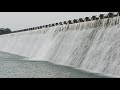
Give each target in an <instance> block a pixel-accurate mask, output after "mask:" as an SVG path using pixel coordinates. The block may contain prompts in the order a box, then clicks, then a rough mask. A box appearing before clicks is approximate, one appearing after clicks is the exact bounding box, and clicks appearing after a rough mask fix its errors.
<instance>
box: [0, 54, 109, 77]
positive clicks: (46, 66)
mask: <svg viewBox="0 0 120 90" xmlns="http://www.w3.org/2000/svg"><path fill="white" fill-rule="evenodd" d="M25 59H26V58H25V57H22V56H18V55H14V54H9V53H5V52H0V78H109V77H107V76H104V75H101V74H95V73H89V72H86V71H82V70H77V69H74V68H71V67H68V66H62V65H55V64H52V63H49V62H46V61H28V60H25Z"/></svg>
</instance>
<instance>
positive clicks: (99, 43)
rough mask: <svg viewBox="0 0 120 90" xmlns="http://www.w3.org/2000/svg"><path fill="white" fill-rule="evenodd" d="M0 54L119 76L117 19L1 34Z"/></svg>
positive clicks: (119, 28) (119, 60) (119, 59)
mask: <svg viewBox="0 0 120 90" xmlns="http://www.w3.org/2000/svg"><path fill="white" fill-rule="evenodd" d="M0 51H4V52H9V53H12V54H17V55H20V56H25V57H28V58H29V60H31V61H32V60H43V61H49V62H53V63H55V64H61V65H66V66H71V67H75V68H79V69H83V70H87V71H91V72H99V73H103V74H109V75H113V76H119V77H120V17H119V16H118V17H114V18H106V19H101V20H95V21H88V22H81V23H76V24H68V25H62V26H61V25H59V26H54V27H50V28H43V29H38V30H32V31H25V32H19V33H11V34H7V35H1V36H0Z"/></svg>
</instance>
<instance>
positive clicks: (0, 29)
mask: <svg viewBox="0 0 120 90" xmlns="http://www.w3.org/2000/svg"><path fill="white" fill-rule="evenodd" d="M8 33H11V30H10V29H9V28H0V35H2V34H8Z"/></svg>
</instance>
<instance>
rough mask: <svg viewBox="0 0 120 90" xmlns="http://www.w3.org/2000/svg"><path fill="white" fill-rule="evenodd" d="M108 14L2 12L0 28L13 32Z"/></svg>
mask: <svg viewBox="0 0 120 90" xmlns="http://www.w3.org/2000/svg"><path fill="white" fill-rule="evenodd" d="M100 13H102V14H104V13H105V14H106V13H108V12H0V28H10V29H11V30H12V31H14V30H19V29H24V28H29V27H34V26H40V25H44V24H45V25H46V24H50V23H56V22H60V21H64V20H72V19H77V18H84V17H86V16H92V15H99V14H100Z"/></svg>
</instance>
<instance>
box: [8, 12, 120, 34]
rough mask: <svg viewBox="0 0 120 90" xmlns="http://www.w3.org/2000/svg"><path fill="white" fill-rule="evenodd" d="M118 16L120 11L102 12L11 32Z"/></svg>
mask: <svg viewBox="0 0 120 90" xmlns="http://www.w3.org/2000/svg"><path fill="white" fill-rule="evenodd" d="M117 16H120V12H110V13H108V14H106V15H105V14H100V15H99V16H92V17H85V18H79V19H74V20H68V21H63V22H58V23H52V24H48V25H42V26H37V27H32V28H27V29H22V30H17V31H12V32H11V33H18V32H24V31H31V30H37V29H43V28H49V27H54V26H58V25H67V24H75V23H81V22H88V21H93V20H100V19H105V18H113V17H117ZM8 34H10V33H8Z"/></svg>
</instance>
